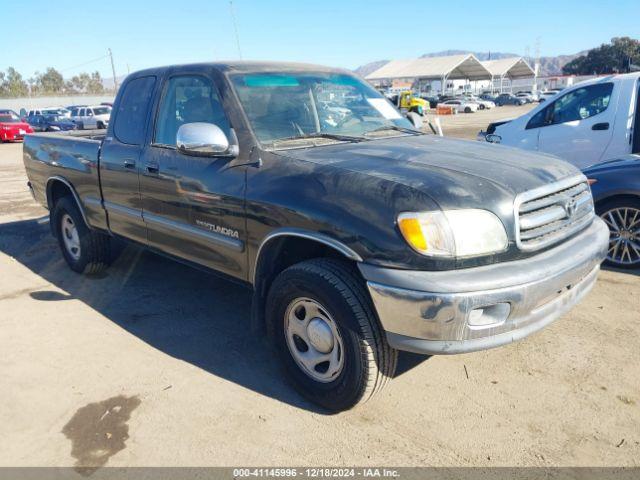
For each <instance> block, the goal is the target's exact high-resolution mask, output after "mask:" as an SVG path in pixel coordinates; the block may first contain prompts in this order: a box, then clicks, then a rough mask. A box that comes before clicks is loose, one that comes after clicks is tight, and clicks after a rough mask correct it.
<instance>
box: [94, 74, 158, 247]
mask: <svg viewBox="0 0 640 480" xmlns="http://www.w3.org/2000/svg"><path fill="white" fill-rule="evenodd" d="M155 86H156V77H155V76H144V77H138V78H134V79H132V80H130V81H128V82H127V83H126V84H125V85H123V86H122V87H121V88H123V89H124V90H123V91H122V94H121V98H120V101H119V102H118V104H117V112H116V113H115V120H114V122H113V123H112V124H111V125H109V129H108V131H107V137H106V139H105V141H104V145H103V147H102V152H101V154H100V186H101V187H102V198H103V202H104V208H105V209H106V210H107V214H108V220H109V229H110V230H111V231H112V232H113V233H116V234H119V235H122V236H124V237H127V238H129V239H131V240H135V241H137V242H140V243H147V229H146V226H145V224H144V221H143V218H142V199H141V198H140V182H139V178H138V177H139V173H140V169H141V165H140V155H141V153H142V150H143V147H144V142H145V136H146V132H147V128H148V123H149V118H150V110H151V100H152V98H153V94H154V91H155Z"/></svg>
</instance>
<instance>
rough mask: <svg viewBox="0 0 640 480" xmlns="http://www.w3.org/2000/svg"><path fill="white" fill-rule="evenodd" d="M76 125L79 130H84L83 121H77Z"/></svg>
mask: <svg viewBox="0 0 640 480" xmlns="http://www.w3.org/2000/svg"><path fill="white" fill-rule="evenodd" d="M76 126H77V127H78V130H84V123H83V122H76Z"/></svg>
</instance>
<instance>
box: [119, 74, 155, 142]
mask: <svg viewBox="0 0 640 480" xmlns="http://www.w3.org/2000/svg"><path fill="white" fill-rule="evenodd" d="M155 83H156V77H140V78H136V79H135V80H131V81H130V82H128V83H127V85H126V86H125V87H124V92H123V93H122V98H121V99H120V102H119V103H118V112H117V114H116V121H115V124H114V126H113V133H114V135H115V136H116V138H117V139H118V140H119V141H121V142H122V143H128V144H130V145H141V144H142V143H143V142H144V131H145V126H146V120H147V117H148V115H147V113H148V109H149V104H150V101H151V97H152V95H153V87H154V86H155Z"/></svg>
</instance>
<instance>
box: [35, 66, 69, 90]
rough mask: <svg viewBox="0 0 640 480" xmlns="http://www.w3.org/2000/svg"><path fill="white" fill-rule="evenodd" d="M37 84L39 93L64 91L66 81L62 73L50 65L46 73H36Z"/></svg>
mask: <svg viewBox="0 0 640 480" xmlns="http://www.w3.org/2000/svg"><path fill="white" fill-rule="evenodd" d="M36 85H37V88H38V92H39V93H62V92H63V91H64V86H65V83H64V78H62V74H61V73H60V72H58V71H57V70H56V69H55V68H53V67H49V68H47V70H46V71H45V72H44V73H41V74H36Z"/></svg>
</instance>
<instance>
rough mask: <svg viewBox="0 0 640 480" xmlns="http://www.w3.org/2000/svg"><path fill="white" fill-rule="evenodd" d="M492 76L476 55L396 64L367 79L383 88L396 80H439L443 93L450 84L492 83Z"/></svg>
mask: <svg viewBox="0 0 640 480" xmlns="http://www.w3.org/2000/svg"><path fill="white" fill-rule="evenodd" d="M491 78H492V76H491V72H489V70H487V68H486V67H485V66H484V65H483V64H482V63H481V62H480V61H479V60H478V59H477V58H476V57H475V56H474V55H472V54H466V55H451V56H447V57H423V58H414V59H405V60H392V61H390V62H389V63H387V64H386V65H383V66H382V67H380V68H379V69H378V70H376V71H374V72H372V73H370V74H369V75H367V76H366V79H367V80H368V81H370V82H371V83H374V84H378V85H382V84H385V83H390V82H391V81H392V80H407V81H409V80H410V81H413V82H418V83H422V82H424V81H427V82H431V81H434V80H437V81H439V82H441V84H440V85H441V90H445V89H446V85H447V82H448V81H449V80H465V81H476V80H491Z"/></svg>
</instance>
